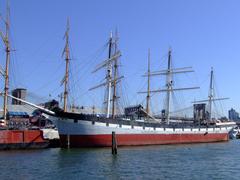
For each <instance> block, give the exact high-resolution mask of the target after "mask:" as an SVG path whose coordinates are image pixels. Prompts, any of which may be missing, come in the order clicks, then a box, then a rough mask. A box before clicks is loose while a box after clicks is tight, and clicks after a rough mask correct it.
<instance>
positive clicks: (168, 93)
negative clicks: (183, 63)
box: [166, 49, 172, 124]
mask: <svg viewBox="0 0 240 180" xmlns="http://www.w3.org/2000/svg"><path fill="white" fill-rule="evenodd" d="M171 53H172V51H171V49H169V51H168V69H167V83H166V87H167V109H166V111H167V112H166V123H167V124H169V119H170V98H171V97H170V96H171V90H172V73H171Z"/></svg>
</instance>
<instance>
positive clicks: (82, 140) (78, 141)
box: [60, 133, 229, 148]
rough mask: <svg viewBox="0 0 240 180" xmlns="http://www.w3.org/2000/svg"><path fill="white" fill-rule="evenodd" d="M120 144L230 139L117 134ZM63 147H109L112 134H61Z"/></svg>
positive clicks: (221, 138)
mask: <svg viewBox="0 0 240 180" xmlns="http://www.w3.org/2000/svg"><path fill="white" fill-rule="evenodd" d="M116 140H117V145H118V146H141V145H164V144H187V143H207V142H220V141H228V140H229V136H228V134H227V133H221V134H209V133H208V134H206V133H205V134H117V135H116ZM60 141H61V146H62V147H68V144H69V147H73V148H74V147H75V148H77V147H109V146H112V135H111V134H110V135H70V136H69V137H67V135H60Z"/></svg>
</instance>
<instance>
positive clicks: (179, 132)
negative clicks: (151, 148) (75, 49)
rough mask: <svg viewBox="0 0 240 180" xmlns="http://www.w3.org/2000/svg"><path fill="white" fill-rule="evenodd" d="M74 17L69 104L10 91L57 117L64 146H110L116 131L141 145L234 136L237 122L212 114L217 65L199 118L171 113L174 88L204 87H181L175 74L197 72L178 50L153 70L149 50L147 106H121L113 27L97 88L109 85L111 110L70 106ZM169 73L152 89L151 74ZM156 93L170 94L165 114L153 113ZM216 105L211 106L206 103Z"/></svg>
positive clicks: (197, 109)
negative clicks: (37, 101)
mask: <svg viewBox="0 0 240 180" xmlns="http://www.w3.org/2000/svg"><path fill="white" fill-rule="evenodd" d="M69 30H70V28H69V22H68V23H67V30H66V32H65V40H66V42H65V47H64V52H63V54H64V55H65V62H66V66H65V67H66V68H65V74H64V78H63V81H62V84H64V93H63V100H64V102H63V109H61V108H59V107H58V103H53V104H51V107H48V109H46V108H43V107H39V106H36V105H34V104H32V103H29V102H26V101H23V100H21V99H19V98H16V97H13V96H11V95H8V97H11V98H14V99H16V100H19V101H22V102H24V103H26V104H29V105H31V106H34V107H36V108H39V109H40V110H42V112H43V113H46V114H48V115H49V118H52V119H54V120H55V122H57V128H58V132H59V136H60V143H61V147H63V148H67V147H68V148H79V147H108V146H111V145H112V134H115V137H116V141H117V144H118V146H138V145H164V144H183V143H210V142H221V141H228V140H229V132H230V131H231V130H232V129H233V126H234V125H233V124H231V123H230V124H229V123H219V122H218V121H217V120H214V119H213V118H212V103H213V102H214V101H217V100H223V98H222V99H221V98H219V99H217V98H214V95H213V80H212V79H213V70H211V81H210V91H209V96H208V99H207V100H204V101H198V102H197V101H195V102H194V118H184V117H177V116H173V115H171V103H170V101H171V99H172V93H173V92H175V91H185V90H194V89H198V88H199V87H185V88H176V87H175V86H174V78H173V75H175V74H180V73H188V72H193V70H192V68H191V67H185V68H173V67H172V51H171V49H169V51H168V58H167V59H168V60H167V69H166V70H162V71H155V72H151V70H150V51H149V55H148V71H147V73H146V74H144V76H145V77H147V85H148V87H147V90H146V91H145V92H139V93H141V94H146V107H143V106H142V105H136V106H130V107H125V109H124V113H119V112H118V111H117V109H118V108H117V105H118V103H117V102H118V99H119V96H118V94H117V85H118V83H120V82H121V80H122V79H123V78H124V77H123V76H119V73H118V67H119V58H120V56H121V52H120V50H119V49H118V36H117V35H115V36H114V37H113V35H112V33H111V35H110V38H109V40H108V43H107V45H108V56H107V58H106V60H104V61H103V62H102V63H100V64H99V65H98V66H97V67H96V68H95V69H94V71H93V72H94V73H95V72H97V71H100V70H102V69H105V72H106V76H105V82H103V83H101V84H99V85H97V86H95V87H93V88H91V89H90V90H94V89H96V88H100V87H105V89H106V94H105V102H104V104H105V106H106V107H105V108H106V111H105V112H106V113H95V112H94V111H93V112H92V113H74V112H70V111H68V106H67V104H68V93H69V89H68V87H69V86H68V83H69V62H70V52H69V50H70V49H69ZM159 75H160V76H165V77H166V83H165V88H164V89H157V90H151V88H150V85H151V84H150V77H151V76H159ZM153 93H165V94H166V107H165V109H164V110H162V113H161V115H153V114H152V113H151V110H150V99H151V94H153ZM205 102H207V103H208V106H209V107H210V108H209V110H208V111H206V103H205Z"/></svg>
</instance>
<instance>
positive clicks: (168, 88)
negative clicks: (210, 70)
mask: <svg viewBox="0 0 240 180" xmlns="http://www.w3.org/2000/svg"><path fill="white" fill-rule="evenodd" d="M171 56H172V50H171V49H169V51H168V67H167V69H166V70H161V71H155V72H150V73H149V72H148V73H146V74H145V75H144V77H149V76H159V75H160V76H161V75H164V76H166V88H165V89H156V90H149V89H148V91H142V92H138V93H140V94H142V93H147V94H150V93H161V92H166V93H167V107H166V113H165V118H166V123H167V124H169V120H170V100H171V93H172V92H173V91H185V90H193V89H199V87H185V88H173V79H172V76H173V74H181V73H190V72H194V71H193V70H192V67H183V68H175V69H173V68H172V65H171V64H172V62H171V61H172V57H171ZM149 64H150V63H149ZM149 71H150V70H149Z"/></svg>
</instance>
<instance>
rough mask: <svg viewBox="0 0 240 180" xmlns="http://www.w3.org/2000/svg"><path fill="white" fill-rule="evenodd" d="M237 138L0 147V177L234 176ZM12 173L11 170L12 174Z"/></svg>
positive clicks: (239, 148)
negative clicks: (122, 144)
mask: <svg viewBox="0 0 240 180" xmlns="http://www.w3.org/2000/svg"><path fill="white" fill-rule="evenodd" d="M239 153H240V141H237V140H236V141H230V142H226V143H214V144H194V145H192V144H190V145H170V146H145V147H124V148H119V149H118V154H117V155H115V156H113V155H112V154H111V149H110V148H98V149H93V148H90V149H59V148H56V149H45V150H34V151H32V150H31V151H28V150H27V151H1V152H0V169H1V171H0V179H40V178H42V179H84V178H87V179H89V178H94V179H96V178H98V179H106V178H107V179H165V178H168V179H228V178H231V179H237V176H236V175H237V174H238V173H239V169H240V163H239V162H240V156H239ZM13 172H14V173H13Z"/></svg>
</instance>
